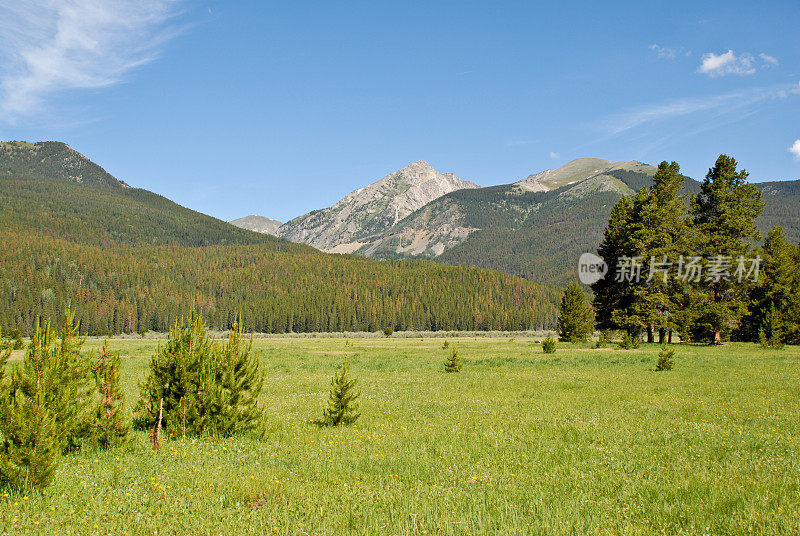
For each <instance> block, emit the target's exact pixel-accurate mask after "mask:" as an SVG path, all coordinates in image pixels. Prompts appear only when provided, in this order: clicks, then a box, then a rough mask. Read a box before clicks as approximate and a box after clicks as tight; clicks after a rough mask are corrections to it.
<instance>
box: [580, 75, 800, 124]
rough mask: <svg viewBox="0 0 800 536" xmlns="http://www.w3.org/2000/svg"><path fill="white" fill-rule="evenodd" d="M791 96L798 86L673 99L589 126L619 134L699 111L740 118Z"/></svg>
mask: <svg viewBox="0 0 800 536" xmlns="http://www.w3.org/2000/svg"><path fill="white" fill-rule="evenodd" d="M794 95H800V84H797V85H793V86H789V85H785V84H782V85H778V86H769V87H756V88H750V89H747V90H742V91H734V92H730V93H722V94H719V95H711V96H708V97H699V98H685V99H676V100H672V101H667V102H663V103H656V104H651V105H646V106H641V107H638V108H633V109H631V110H628V111H625V112H621V113H619V114H614V115H611V116H609V117H606V118H605V119H602V120H601V121H599V122H597V123H595V124H594V125H593V126H594V127H595V128H597V129H598V130H601V131H604V132H607V133H610V134H620V133H622V132H625V131H627V130H631V129H633V128H636V127H639V126H642V125H645V124H649V123H655V122H659V121H666V120H669V119H674V118H677V117H681V116H689V115H693V114H698V113H701V112H705V113H713V114H716V115H717V116H721V115H730V114H740V115H744V114H746V113H752V111H753V109H754V108H756V107H757V106H758V105H760V104H762V103H764V102H767V101H770V100H775V99H785V98H788V97H790V96H794Z"/></svg>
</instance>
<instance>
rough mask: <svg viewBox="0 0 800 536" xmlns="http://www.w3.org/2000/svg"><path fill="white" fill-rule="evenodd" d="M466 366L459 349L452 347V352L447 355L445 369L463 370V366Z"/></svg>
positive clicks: (448, 370)
mask: <svg viewBox="0 0 800 536" xmlns="http://www.w3.org/2000/svg"><path fill="white" fill-rule="evenodd" d="M463 366H464V363H463V361H462V360H461V355H459V353H458V350H456V349H455V348H451V349H450V354H449V355H448V356H447V359H445V361H444V371H445V372H461V369H462V367H463Z"/></svg>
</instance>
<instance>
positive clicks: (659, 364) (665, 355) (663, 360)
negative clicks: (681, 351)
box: [656, 343, 675, 372]
mask: <svg viewBox="0 0 800 536" xmlns="http://www.w3.org/2000/svg"><path fill="white" fill-rule="evenodd" d="M674 357H675V350H674V349H673V348H670V347H669V346H667V344H666V343H664V345H663V346H662V347H661V350H660V351H659V352H658V361H656V372H661V371H663V370H672V366H673V361H672V359H673V358H674Z"/></svg>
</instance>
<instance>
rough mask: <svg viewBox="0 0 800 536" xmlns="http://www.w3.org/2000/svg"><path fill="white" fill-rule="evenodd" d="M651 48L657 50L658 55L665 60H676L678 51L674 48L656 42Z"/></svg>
mask: <svg viewBox="0 0 800 536" xmlns="http://www.w3.org/2000/svg"><path fill="white" fill-rule="evenodd" d="M649 48H650V50H653V51H655V53H656V55H658V57H659V58H661V59H663V60H674V59H675V56H676V53H675V49H674V48H669V47H662V46H660V45H656V44H655V43H654V44H652V45H650V47H649Z"/></svg>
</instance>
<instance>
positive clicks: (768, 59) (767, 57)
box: [758, 52, 778, 65]
mask: <svg viewBox="0 0 800 536" xmlns="http://www.w3.org/2000/svg"><path fill="white" fill-rule="evenodd" d="M758 57H759V58H761V59H762V60H764V62H765V63H766V64H767V65H778V58H776V57H775V56H770V55H769V54H764V53H763V52H762V53H761V54H759V55H758Z"/></svg>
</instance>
